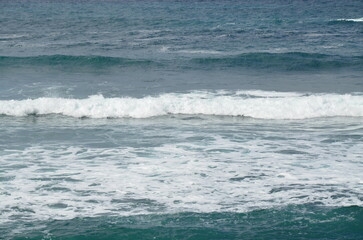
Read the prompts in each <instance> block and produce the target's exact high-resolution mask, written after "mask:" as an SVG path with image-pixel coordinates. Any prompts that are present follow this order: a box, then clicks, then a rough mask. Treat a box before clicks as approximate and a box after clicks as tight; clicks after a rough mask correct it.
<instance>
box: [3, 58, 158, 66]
mask: <svg viewBox="0 0 363 240" xmlns="http://www.w3.org/2000/svg"><path fill="white" fill-rule="evenodd" d="M152 63H153V62H152V61H150V60H142V59H129V58H122V57H107V56H72V55H42V56H32V57H12V56H0V67H1V66H5V67H6V66H14V65H49V66H66V67H67V66H69V67H77V66H80V67H82V66H90V67H96V66H97V67H112V66H130V65H143V66H144V65H150V64H152Z"/></svg>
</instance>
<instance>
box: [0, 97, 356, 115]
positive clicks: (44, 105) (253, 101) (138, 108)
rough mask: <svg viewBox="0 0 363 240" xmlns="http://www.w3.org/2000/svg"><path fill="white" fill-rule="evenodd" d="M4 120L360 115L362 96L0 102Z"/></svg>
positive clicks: (100, 98)
mask: <svg viewBox="0 0 363 240" xmlns="http://www.w3.org/2000/svg"><path fill="white" fill-rule="evenodd" d="M0 114H1V115H8V116H27V115H46V114H61V115H65V116H71V117H89V118H149V117H155V116H164V115H170V114H189V115H217V116H245V117H252V118H260V119H306V118H316V117H335V116H348V117H363V94H345V95H339V94H311V95H309V94H300V93H278V92H266V91H239V92H235V93H228V92H227V93H226V92H217V93H212V92H205V91H203V92H191V93H170V94H162V95H160V96H147V97H144V98H130V97H123V98H105V97H103V96H102V95H95V96H90V97H89V98H86V99H66V98H37V99H27V100H3V101H0Z"/></svg>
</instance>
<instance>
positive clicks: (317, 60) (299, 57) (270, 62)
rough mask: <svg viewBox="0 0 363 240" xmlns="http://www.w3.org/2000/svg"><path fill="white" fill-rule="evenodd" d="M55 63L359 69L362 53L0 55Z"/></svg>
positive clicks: (2, 61) (4, 61) (7, 60)
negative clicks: (162, 58)
mask: <svg viewBox="0 0 363 240" xmlns="http://www.w3.org/2000/svg"><path fill="white" fill-rule="evenodd" d="M23 65H26V66H33V65H34V66H39V65H41V66H51V67H52V66H55V67H64V68H77V67H80V68H86V67H89V68H92V69H97V68H107V67H129V66H140V67H145V66H159V67H168V66H169V65H170V66H171V67H173V68H175V67H176V68H179V67H181V68H184V67H186V68H189V69H205V68H251V69H273V70H278V71H279V70H281V71H284V70H290V71H301V70H304V71H305V70H320V69H322V70H324V69H336V68H345V67H353V68H357V69H363V56H339V55H325V54H316V53H304V52H288V53H268V52H258V53H244V54H238V55H223V54H222V53H221V54H218V55H215V56H208V57H197V56H195V57H191V58H189V59H187V58H186V59H180V60H178V61H177V62H176V61H174V60H173V61H169V62H168V61H166V60H165V61H158V60H152V59H130V58H122V57H107V56H71V55H44V56H33V57H11V56H0V67H11V66H23Z"/></svg>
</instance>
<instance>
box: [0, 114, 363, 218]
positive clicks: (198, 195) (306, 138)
mask: <svg viewBox="0 0 363 240" xmlns="http://www.w3.org/2000/svg"><path fill="white" fill-rule="evenodd" d="M343 125H344V123H343ZM218 126H219V127H221V128H222V129H223V126H221V125H218ZM283 126H284V127H282V125H281V124H277V125H276V126H274V127H276V128H275V130H276V131H275V130H273V131H271V126H269V128H268V129H267V131H265V130H263V129H262V130H257V129H260V128H254V127H253V128H252V133H253V134H251V132H250V131H251V129H249V128H250V127H249V126H248V124H246V125H242V126H241V125H240V126H239V127H238V126H233V127H231V128H228V127H227V129H229V131H228V137H227V135H226V134H225V133H226V132H224V131H222V132H221V134H216V130H215V129H216V126H215V125H212V126H208V125H203V127H202V128H201V129H203V130H202V131H199V129H200V128H199V127H196V128H193V131H185V129H184V128H180V129H177V128H175V129H174V132H173V133H174V135H176V136H178V138H179V139H180V141H179V143H165V144H161V145H158V146H153V147H150V146H147V145H146V146H139V147H130V146H119V147H111V148H99V147H94V148H92V147H87V146H82V144H81V143H78V144H72V145H74V146H62V144H56V145H54V144H51V143H50V144H41V145H39V146H32V147H27V148H25V149H23V150H13V151H5V152H4V153H3V154H2V155H0V164H1V166H2V168H4V169H6V172H5V173H4V174H3V175H2V176H1V177H2V178H3V180H2V181H0V193H1V194H2V195H0V196H1V201H0V209H7V210H8V211H6V212H3V214H2V215H0V223H2V222H6V221H11V219H12V218H11V216H13V215H19V214H22V215H23V216H24V218H25V217H27V218H28V219H39V220H46V219H71V218H74V217H79V216H97V215H102V214H107V215H126V216H127V215H135V214H147V213H155V211H157V212H158V213H165V212H166V213H175V212H183V211H193V212H225V211H231V212H245V211H250V210H252V209H261V208H270V207H275V206H286V205H290V204H306V203H314V202H320V203H321V204H323V205H325V206H351V205H357V206H362V204H363V202H362V199H361V198H360V193H362V191H363V185H362V184H361V182H362V179H361V173H362V170H363V169H362V168H363V166H362V164H360V163H361V160H362V158H361V156H362V149H363V143H362V141H359V140H358V139H354V138H350V139H349V138H346V139H344V138H341V139H337V138H335V134H334V133H332V129H335V128H336V126H335V127H331V128H329V127H328V128H327V127H326V126H325V124H324V121H323V122H322V123H315V122H314V125H313V126H311V127H312V128H311V129H310V130H304V131H301V129H299V128H297V129H296V126H293V127H292V128H294V129H295V130H297V132H295V131H291V129H289V126H286V125H283ZM130 127H131V129H130V131H131V132H133V131H134V130H135V129H132V126H128V127H127V129H128V128H130ZM317 127H318V129H320V132H319V131H317ZM305 128H306V126H305V127H303V129H305ZM227 129H225V130H227ZM277 129H278V130H277ZM284 129H287V130H286V131H284ZM119 130H120V129H119V127H118V130H116V131H119ZM256 130H257V131H256ZM339 130H340V132H341V133H342V134H343V135H342V136H344V135H345V134H349V133H354V134H356V135H357V134H361V130H358V132H357V131H356V130H353V131H352V130H351V129H349V128H348V129H346V128H345V127H343V128H340V129H339ZM75 131H78V133H80V132H79V130H75ZM153 131H155V132H153ZM359 131H360V132H359ZM160 132H163V130H162V128H157V127H156V129H155V126H153V127H152V128H150V129H149V130H147V131H144V132H142V133H140V137H141V136H143V137H149V138H148V139H149V140H150V141H154V138H150V137H151V136H153V135H154V134H160ZM164 133H165V132H164ZM104 134H105V136H107V138H109V137H110V135H109V134H112V131H110V129H108V130H107V131H105V133H104ZM134 134H135V132H134ZM251 135H253V137H251ZM111 136H112V135H111ZM200 137H202V138H203V139H204V140H203V141H201V140H198V139H200ZM330 137H331V138H332V139H334V140H335V141H334V142H330V143H326V142H324V140H326V139H327V138H330ZM273 138H275V139H276V140H275V141H272V140H271V139H273ZM104 139H105V138H104ZM145 139H146V138H145ZM193 139H194V140H193ZM130 141H132V139H131V140H130ZM136 141H138V140H136ZM347 172H349V174H347ZM6 178H8V180H6V181H4V179H6Z"/></svg>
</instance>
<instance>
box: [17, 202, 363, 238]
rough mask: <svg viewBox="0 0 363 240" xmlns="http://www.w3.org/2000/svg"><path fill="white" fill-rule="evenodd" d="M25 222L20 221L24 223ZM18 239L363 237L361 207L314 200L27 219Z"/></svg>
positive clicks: (362, 210)
mask: <svg viewBox="0 0 363 240" xmlns="http://www.w3.org/2000/svg"><path fill="white" fill-rule="evenodd" d="M19 224H20V223H19ZM23 227H24V229H25V230H24V232H23V233H21V234H19V235H18V236H17V237H15V238H14V239H19V240H20V239H74V240H76V239H165V240H167V239H195V240H204V239H205V240H212V239H216V240H217V239H218V240H221V239H254V240H259V239H281V240H282V239H330V240H333V239H350V240H353V239H357V240H358V239H361V238H362V234H363V209H362V208H361V207H357V206H352V207H342V208H327V207H322V206H314V205H301V206H289V207H283V208H275V209H266V210H255V211H251V212H248V213H223V212H222V213H188V212H185V213H178V214H166V215H165V214H161V215H159V214H150V215H139V216H131V217H114V216H99V217H92V218H75V219H72V220H64V221H62V220H50V221H46V222H33V223H31V224H24V225H23Z"/></svg>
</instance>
